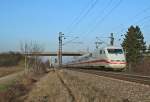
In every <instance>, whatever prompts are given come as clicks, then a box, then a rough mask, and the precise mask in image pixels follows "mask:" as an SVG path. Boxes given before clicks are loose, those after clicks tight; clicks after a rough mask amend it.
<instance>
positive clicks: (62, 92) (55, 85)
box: [25, 72, 71, 102]
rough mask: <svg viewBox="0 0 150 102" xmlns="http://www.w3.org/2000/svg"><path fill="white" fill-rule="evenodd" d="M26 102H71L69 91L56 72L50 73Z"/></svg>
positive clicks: (37, 85)
mask: <svg viewBox="0 0 150 102" xmlns="http://www.w3.org/2000/svg"><path fill="white" fill-rule="evenodd" d="M27 97H28V98H27V99H26V100H25V102H71V101H70V100H71V98H70V97H69V94H68V92H67V89H66V88H65V87H64V86H63V85H62V83H61V82H60V80H59V78H58V76H57V74H56V73H55V72H50V73H49V74H48V75H47V76H45V77H43V78H42V79H41V81H39V82H38V83H36V86H35V87H34V89H33V90H32V91H31V92H30V93H29V94H28V95H27Z"/></svg>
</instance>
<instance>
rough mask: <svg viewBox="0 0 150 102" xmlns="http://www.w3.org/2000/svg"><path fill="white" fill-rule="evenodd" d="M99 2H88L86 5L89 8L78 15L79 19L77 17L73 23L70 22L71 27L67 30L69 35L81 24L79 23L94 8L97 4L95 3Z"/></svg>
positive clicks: (95, 0) (94, 0) (93, 0)
mask: <svg viewBox="0 0 150 102" xmlns="http://www.w3.org/2000/svg"><path fill="white" fill-rule="evenodd" d="M98 1H99V0H91V2H90V4H88V5H90V7H89V8H88V9H87V10H86V11H85V12H84V13H83V11H82V12H81V13H80V15H79V17H77V18H76V19H75V20H74V21H73V22H72V24H71V26H70V29H69V33H70V32H71V31H72V30H73V29H75V28H77V26H78V25H79V23H80V22H81V21H83V19H84V18H85V17H86V16H87V15H88V14H89V12H90V11H91V10H92V9H93V8H94V7H95V5H96V4H97V2H98Z"/></svg>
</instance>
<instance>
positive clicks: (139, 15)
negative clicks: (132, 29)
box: [0, 0, 150, 52]
mask: <svg viewBox="0 0 150 102" xmlns="http://www.w3.org/2000/svg"><path fill="white" fill-rule="evenodd" d="M132 24H134V25H139V26H140V27H141V30H142V32H143V34H144V37H145V40H146V42H147V43H148V44H150V0H0V35H1V36H0V52H3V51H9V50H13V51H16V50H17V51H18V50H19V49H20V42H25V41H26V42H28V41H37V42H38V43H40V44H42V45H43V46H44V47H45V50H46V51H56V50H57V47H58V32H60V31H61V32H63V33H64V34H65V36H70V37H67V39H66V40H65V41H67V40H71V39H72V38H73V37H76V36H78V37H79V38H78V39H76V41H75V42H82V43H83V44H73V43H72V44H67V45H65V46H64V47H63V48H64V50H65V51H79V50H85V49H87V48H88V47H89V49H91V50H92V49H93V48H94V46H95V45H94V42H95V40H96V39H95V38H96V36H98V37H101V40H103V41H105V42H108V41H109V39H107V38H103V37H108V36H109V34H110V33H111V32H112V33H114V34H115V38H116V44H118V45H119V44H120V43H121V41H118V39H120V38H121V35H122V34H124V33H125V32H126V31H127V28H128V27H129V26H130V25H132ZM121 39H122V38H121ZM65 41H64V42H65Z"/></svg>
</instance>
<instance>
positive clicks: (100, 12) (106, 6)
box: [82, 0, 113, 34]
mask: <svg viewBox="0 0 150 102" xmlns="http://www.w3.org/2000/svg"><path fill="white" fill-rule="evenodd" d="M112 1H113V0H109V2H108V3H107V4H106V5H105V6H104V7H103V8H102V9H100V11H98V13H99V14H98V15H97V16H96V17H95V18H94V21H93V20H92V22H91V23H90V24H87V25H92V24H93V22H96V21H97V20H98V18H100V16H101V15H102V14H103V13H104V12H105V11H106V9H107V8H109V5H110V4H111V3H112ZM82 34H85V32H83V33H82Z"/></svg>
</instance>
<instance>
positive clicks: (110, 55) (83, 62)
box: [66, 46, 126, 70]
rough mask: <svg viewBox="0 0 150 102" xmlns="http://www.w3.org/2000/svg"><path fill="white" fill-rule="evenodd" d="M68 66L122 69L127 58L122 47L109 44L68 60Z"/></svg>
mask: <svg viewBox="0 0 150 102" xmlns="http://www.w3.org/2000/svg"><path fill="white" fill-rule="evenodd" d="M66 66H67V67H84V68H102V67H104V68H109V69H114V70H122V69H125V68H126V59H125V54H124V51H123V49H122V48H121V47H115V46H108V47H103V48H99V49H96V50H95V51H93V52H92V53H87V54H85V55H83V56H80V57H78V58H76V59H74V60H72V61H70V62H68V63H67V64H66Z"/></svg>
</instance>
